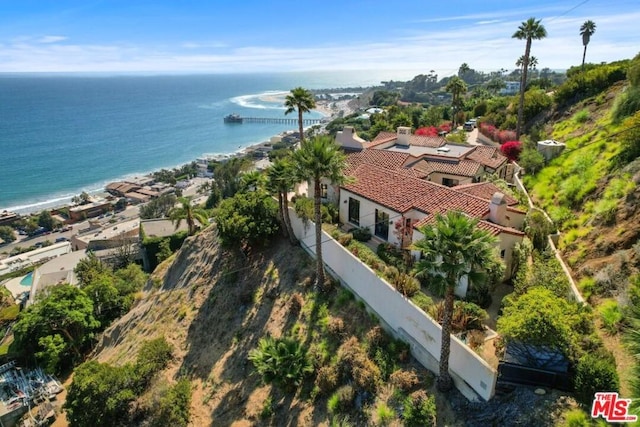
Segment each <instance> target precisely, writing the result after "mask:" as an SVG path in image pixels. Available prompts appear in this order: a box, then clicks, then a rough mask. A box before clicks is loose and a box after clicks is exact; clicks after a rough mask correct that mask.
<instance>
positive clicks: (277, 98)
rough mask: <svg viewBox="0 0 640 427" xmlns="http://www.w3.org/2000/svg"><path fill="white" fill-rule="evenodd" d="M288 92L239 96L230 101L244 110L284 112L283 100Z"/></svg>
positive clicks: (268, 92) (267, 92)
mask: <svg viewBox="0 0 640 427" xmlns="http://www.w3.org/2000/svg"><path fill="white" fill-rule="evenodd" d="M287 93H288V92H283V91H273V90H272V91H265V92H261V93H255V94H249V95H240V96H235V97H233V98H231V99H230V101H231V102H233V103H234V104H237V105H239V106H241V107H244V108H255V109H261V110H284V109H285V107H284V105H283V104H284V100H285V97H286V95H287Z"/></svg>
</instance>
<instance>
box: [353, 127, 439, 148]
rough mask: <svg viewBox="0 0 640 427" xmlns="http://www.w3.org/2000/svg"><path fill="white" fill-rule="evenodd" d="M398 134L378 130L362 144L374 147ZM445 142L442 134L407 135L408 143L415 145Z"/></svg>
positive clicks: (432, 144)
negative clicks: (370, 138)
mask: <svg viewBox="0 0 640 427" xmlns="http://www.w3.org/2000/svg"><path fill="white" fill-rule="evenodd" d="M397 139H398V134H397V133H395V132H386V131H383V132H380V133H379V134H378V135H376V137H375V138H374V139H373V141H371V142H367V143H365V144H363V146H364V147H365V148H374V147H376V146H378V145H382V144H386V143H388V142H392V141H396V140H397ZM446 143H447V140H446V139H445V138H444V137H442V136H423V135H409V145H415V146H417V147H433V148H438V147H442V146H443V145H445V144H446Z"/></svg>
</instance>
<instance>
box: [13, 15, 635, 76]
mask: <svg viewBox="0 0 640 427" xmlns="http://www.w3.org/2000/svg"><path fill="white" fill-rule="evenodd" d="M466 16H471V15H466ZM473 16H474V19H476V20H477V19H479V18H480V14H475V15H473ZM494 18H495V16H494ZM501 18H502V19H501V20H498V19H493V20H492V22H491V24H490V25H487V24H488V22H484V24H483V25H479V22H475V23H471V24H469V25H468V26H465V27H463V28H449V29H444V30H443V29H439V30H435V29H428V28H427V29H426V30H424V31H420V32H414V33H412V34H410V35H407V36H405V37H402V38H394V39H386V40H382V41H375V40H372V41H371V42H368V43H355V42H354V43H350V42H349V41H348V40H345V41H344V42H334V43H328V42H327V43H324V44H323V45H319V46H305V47H290V46H261V45H253V46H235V47H233V46H227V45H224V44H223V43H219V42H215V41H211V40H209V41H207V40H203V41H187V42H184V43H181V44H179V45H176V46H175V47H171V48H170V47H168V46H167V45H166V44H164V45H162V46H161V47H160V46H142V45H135V44H80V43H74V44H71V43H64V44H57V43H55V42H56V41H62V40H66V38H64V37H62V36H46V37H40V38H35V37H15V38H14V39H13V40H11V41H9V42H4V41H2V40H0V72H1V71H10V72H20V71H59V72H73V71H78V72H89V71H104V72H118V71H123V72H136V71H141V72H167V71H173V72H230V73H232V72H251V71H267V72H268V71H308V70H366V69H395V70H399V71H400V70H408V69H411V70H422V72H423V73H428V72H429V70H432V69H433V70H435V71H436V72H437V73H438V74H439V76H440V77H443V76H445V75H450V74H453V73H455V72H456V71H457V70H458V67H459V66H460V64H462V63H463V62H466V63H467V64H469V66H470V67H472V68H474V69H476V70H482V71H491V70H498V69H500V68H507V69H514V68H515V61H516V59H517V58H518V57H519V56H520V55H522V53H523V51H524V44H525V43H524V41H522V40H517V39H513V38H511V35H512V34H513V33H514V31H515V30H516V28H517V26H518V25H519V24H520V22H521V21H522V18H521V16H518V17H515V16H513V17H511V18H510V19H506V18H503V17H501ZM587 19H591V17H588V16H578V17H559V18H555V19H549V20H548V21H547V22H545V21H543V23H544V25H545V26H546V28H547V32H548V37H547V38H546V39H543V40H536V41H534V42H533V46H532V54H533V55H535V56H536V57H537V58H538V60H539V68H545V67H548V68H551V69H564V68H568V67H570V66H572V65H577V64H579V63H580V61H581V59H582V40H581V38H580V36H579V27H580V25H581V24H582V23H583V22H584V21H585V20H587ZM593 19H594V21H595V22H596V25H597V29H596V33H595V34H594V36H593V37H592V41H591V44H590V45H589V47H588V51H587V61H590V62H602V61H613V60H618V59H624V58H631V57H633V56H635V55H636V54H637V53H638V50H639V48H638V46H640V42H639V41H640V40H639V37H638V32H637V30H636V26H637V22H638V21H640V12H639V11H628V13H624V14H620V15H609V16H604V15H603V16H598V17H597V18H593ZM44 40H46V41H47V42H45V41H44Z"/></svg>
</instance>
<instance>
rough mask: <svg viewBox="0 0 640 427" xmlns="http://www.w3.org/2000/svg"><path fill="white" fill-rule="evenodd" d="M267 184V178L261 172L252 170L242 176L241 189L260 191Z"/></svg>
mask: <svg viewBox="0 0 640 427" xmlns="http://www.w3.org/2000/svg"><path fill="white" fill-rule="evenodd" d="M265 184H266V177H265V176H264V174H263V173H262V172H261V171H259V170H252V171H249V172H245V173H243V174H242V175H240V188H241V189H242V191H258V190H260V189H263V188H264V186H265Z"/></svg>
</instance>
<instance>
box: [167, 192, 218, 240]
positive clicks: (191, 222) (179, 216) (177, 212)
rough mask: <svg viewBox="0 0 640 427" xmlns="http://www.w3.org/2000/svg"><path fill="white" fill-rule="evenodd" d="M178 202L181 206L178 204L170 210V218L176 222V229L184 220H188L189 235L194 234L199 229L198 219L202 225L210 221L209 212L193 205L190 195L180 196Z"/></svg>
mask: <svg viewBox="0 0 640 427" xmlns="http://www.w3.org/2000/svg"><path fill="white" fill-rule="evenodd" d="M178 202H179V203H180V206H176V207H174V208H173V209H171V211H170V212H169V219H170V220H171V221H172V222H173V223H174V224H175V227H176V229H178V227H180V224H182V220H183V219H184V220H185V221H187V227H188V229H189V235H190V236H191V235H194V234H195V233H196V231H197V230H198V227H197V225H196V221H198V222H199V223H200V224H202V225H207V224H208V223H209V215H208V214H207V212H206V211H205V210H204V209H202V208H199V207H196V206H192V205H191V199H190V198H189V197H179V198H178Z"/></svg>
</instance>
